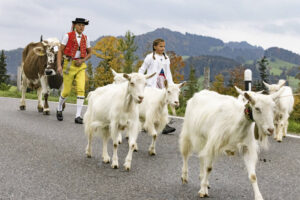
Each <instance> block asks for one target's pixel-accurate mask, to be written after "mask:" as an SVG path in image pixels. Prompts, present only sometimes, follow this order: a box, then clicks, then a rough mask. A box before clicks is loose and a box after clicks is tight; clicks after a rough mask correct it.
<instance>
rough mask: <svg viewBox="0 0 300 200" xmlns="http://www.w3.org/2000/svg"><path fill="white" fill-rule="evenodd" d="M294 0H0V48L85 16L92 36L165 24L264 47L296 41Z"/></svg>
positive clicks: (59, 30)
mask: <svg viewBox="0 0 300 200" xmlns="http://www.w3.org/2000/svg"><path fill="white" fill-rule="evenodd" d="M299 7H300V2H299V1H296V0H289V1H283V0H272V1H271V0H242V1H241V0H226V1H220V0H210V1H198V0H164V1H161V0H114V1H107V0H100V1H99V0H89V1H82V0H64V1H61V0H51V1H50V0H43V1H40V0H26V1H19V0H1V1H0V27H1V32H0V37H1V38H2V40H1V44H0V48H4V49H7V50H8V49H14V48H17V47H24V46H25V45H26V44H27V43H29V42H32V41H38V40H39V37H40V35H41V34H43V35H44V37H58V38H59V39H61V38H62V36H63V34H65V33H66V32H68V31H69V30H70V27H71V21H72V20H74V19H75V18H76V17H84V18H87V19H89V20H90V25H89V26H87V27H86V30H85V31H86V33H87V34H88V36H89V37H90V39H91V40H95V39H97V38H98V37H100V36H103V35H114V36H119V35H124V34H125V32H126V31H127V30H130V31H132V32H133V33H134V34H135V35H138V34H143V33H146V32H149V31H153V30H154V29H156V28H160V27H166V28H169V29H171V30H174V31H179V32H182V33H185V32H189V33H192V34H199V35H205V36H212V37H217V38H219V39H222V40H224V41H248V42H249V43H251V44H254V45H258V46H263V47H264V48H268V47H270V46H280V47H282V48H286V49H289V50H292V51H294V52H297V53H300V47H297V46H295V45H294V44H296V41H299V39H298V33H299V32H300V12H299V11H298V9H299Z"/></svg>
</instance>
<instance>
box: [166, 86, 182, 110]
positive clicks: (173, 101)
mask: <svg viewBox="0 0 300 200" xmlns="http://www.w3.org/2000/svg"><path fill="white" fill-rule="evenodd" d="M185 83H186V82H185V81H184V82H183V83H180V84H170V85H169V86H168V87H167V88H166V90H167V93H168V98H167V99H168V104H170V105H171V106H174V107H178V106H179V95H180V88H182V87H183V86H184V85H185Z"/></svg>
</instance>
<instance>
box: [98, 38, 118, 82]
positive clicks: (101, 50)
mask: <svg viewBox="0 0 300 200" xmlns="http://www.w3.org/2000/svg"><path fill="white" fill-rule="evenodd" d="M93 54H94V55H96V56H97V57H99V58H101V61H100V62H99V64H98V66H97V68H96V70H95V74H94V84H95V85H94V86H95V87H99V86H104V85H107V84H110V83H112V82H113V75H112V72H111V70H110V68H112V69H114V70H115V71H116V72H121V69H122V60H123V54H122V52H121V51H120V48H119V40H118V39H117V38H115V37H112V36H108V37H104V38H102V39H101V40H100V41H99V42H97V44H96V45H95V46H94V47H93Z"/></svg>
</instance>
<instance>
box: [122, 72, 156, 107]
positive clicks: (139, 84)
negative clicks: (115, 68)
mask: <svg viewBox="0 0 300 200" xmlns="http://www.w3.org/2000/svg"><path fill="white" fill-rule="evenodd" d="M154 75H155V73H153V74H151V75H143V74H139V73H132V74H124V75H123V77H124V78H126V79H127V80H128V92H129V94H130V95H131V96H132V97H133V100H134V101H135V102H136V103H142V101H143V99H144V89H145V86H146V79H149V78H151V77H152V76H154Z"/></svg>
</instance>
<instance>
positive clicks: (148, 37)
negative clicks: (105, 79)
mask: <svg viewBox="0 0 300 200" xmlns="http://www.w3.org/2000/svg"><path fill="white" fill-rule="evenodd" d="M103 37H104V36H101V37H99V38H98V39H97V40H95V41H91V45H92V46H94V45H95V44H96V43H97V41H99V40H100V39H101V38H103ZM119 37H122V36H119ZM156 38H163V39H164V40H165V41H166V50H167V51H174V52H175V53H176V54H178V55H181V56H193V57H196V56H204V55H206V56H211V57H210V58H211V59H213V58H214V57H215V56H216V57H218V56H221V57H224V58H228V59H231V60H233V61H235V62H236V63H241V64H242V63H245V62H246V61H249V60H254V61H255V60H258V59H260V58H261V57H262V56H264V55H267V56H272V57H276V58H279V59H282V60H284V61H287V62H291V63H294V64H300V55H298V54H296V53H293V52H291V51H288V50H285V49H281V48H278V47H274V48H270V49H267V50H266V51H265V50H264V49H263V48H262V47H259V46H253V45H251V44H249V43H247V42H246V41H242V42H228V43H224V42H223V41H222V40H220V39H217V38H213V37H208V36H201V35H196V34H190V33H185V34H182V33H180V32H177V31H171V30H170V29H167V28H158V29H156V30H154V31H152V32H148V33H144V34H141V35H136V38H135V42H136V45H137V46H138V49H137V52H136V54H137V55H138V56H139V58H140V59H143V58H144V54H145V52H149V51H152V41H153V40H154V39H156ZM22 51H23V49H22V48H19V49H15V50H11V51H5V55H6V56H7V70H8V73H9V74H16V73H17V67H18V66H20V64H21V59H22ZM196 60H197V59H196ZM217 60H218V61H217V62H218V63H219V60H223V61H225V60H226V59H220V58H219V57H218V59H217ZM91 62H92V65H93V66H94V67H96V66H97V65H98V63H99V58H97V57H96V56H92V58H91ZM201 62H202V61H201ZM226 62H227V61H226ZM231 63H233V62H231ZM224 66H225V65H224Z"/></svg>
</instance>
